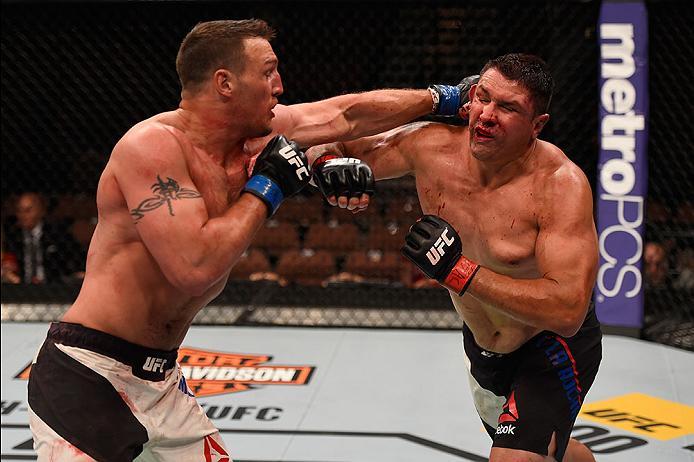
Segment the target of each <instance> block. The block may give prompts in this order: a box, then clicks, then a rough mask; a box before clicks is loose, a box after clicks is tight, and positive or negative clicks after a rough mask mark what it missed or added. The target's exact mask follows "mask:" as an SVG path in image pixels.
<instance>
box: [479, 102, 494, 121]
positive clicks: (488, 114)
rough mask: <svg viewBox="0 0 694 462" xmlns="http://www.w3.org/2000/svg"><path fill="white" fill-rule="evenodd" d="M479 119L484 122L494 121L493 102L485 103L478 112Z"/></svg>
mask: <svg viewBox="0 0 694 462" xmlns="http://www.w3.org/2000/svg"><path fill="white" fill-rule="evenodd" d="M480 121H481V122H484V123H486V124H489V123H494V122H495V121H496V107H495V106H494V103H489V104H485V105H484V107H483V108H482V113H481V114H480Z"/></svg>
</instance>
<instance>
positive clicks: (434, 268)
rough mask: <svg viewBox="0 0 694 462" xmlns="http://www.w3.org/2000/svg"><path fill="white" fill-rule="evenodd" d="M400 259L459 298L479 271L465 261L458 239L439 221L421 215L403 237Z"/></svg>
mask: <svg viewBox="0 0 694 462" xmlns="http://www.w3.org/2000/svg"><path fill="white" fill-rule="evenodd" d="M401 251H402V253H403V255H405V257H407V258H408V259H409V260H411V261H412V263H414V264H415V265H417V266H418V267H419V269H421V270H422V272H423V273H424V274H426V275H427V276H428V277H429V278H431V279H436V280H437V281H438V282H439V283H440V284H442V285H443V286H444V287H447V288H449V289H451V290H452V291H454V292H455V293H457V294H458V295H463V293H464V292H465V290H466V289H467V288H468V286H469V285H470V282H471V281H472V278H473V277H474V276H475V274H476V273H477V271H478V270H479V268H480V265H478V264H477V263H475V262H473V261H471V260H468V259H467V258H465V257H464V256H463V255H462V253H463V246H462V244H461V242H460V236H459V235H458V233H457V232H456V230H455V229H454V228H453V226H451V225H450V224H448V222H446V220H444V219H443V218H441V217H437V216H436V215H424V216H423V217H422V218H420V219H419V220H417V222H416V223H415V224H413V225H412V226H411V227H410V230H409V232H408V233H407V235H406V236H405V246H404V247H403V248H402V249H401Z"/></svg>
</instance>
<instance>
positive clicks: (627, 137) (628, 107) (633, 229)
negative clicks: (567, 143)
mask: <svg viewBox="0 0 694 462" xmlns="http://www.w3.org/2000/svg"><path fill="white" fill-rule="evenodd" d="M600 37H601V44H600V50H601V55H602V58H601V60H602V62H601V64H600V70H601V79H602V86H601V88H600V102H601V106H602V109H603V110H604V115H603V116H602V119H601V122H600V123H601V126H600V132H601V151H602V153H601V160H602V161H604V163H603V164H602V167H601V169H600V187H601V189H602V190H603V192H602V193H601V194H600V201H601V204H602V205H601V210H605V211H607V210H609V214H608V212H601V213H600V215H601V216H602V217H603V218H604V219H603V220H602V221H603V223H601V224H600V228H602V229H600V230H599V246H600V256H601V257H602V259H603V260H604V262H603V263H602V264H601V266H600V269H599V271H598V277H597V286H598V289H599V291H600V297H601V298H599V299H598V301H602V300H604V298H612V297H615V296H617V295H618V294H619V293H620V292H624V297H626V298H633V297H635V296H636V295H638V294H639V293H640V291H641V270H640V267H639V266H638V265H639V263H640V260H641V255H642V251H643V241H642V238H641V234H640V232H639V228H640V227H641V225H642V223H643V197H642V194H640V193H635V192H634V189H635V188H636V187H637V186H640V185H641V184H642V183H643V182H644V181H645V180H644V179H643V178H642V177H644V178H645V173H643V172H639V170H638V168H637V166H638V165H639V164H640V163H642V162H643V161H640V160H639V156H645V151H644V149H645V148H644V147H642V146H637V138H638V133H639V132H642V131H643V130H644V129H645V126H646V121H645V118H644V115H643V114H640V113H637V111H635V109H634V106H636V103H637V97H639V96H640V97H641V98H644V96H643V95H639V93H638V91H644V90H643V88H638V89H637V88H636V87H634V84H633V83H632V82H631V81H630V80H629V79H630V78H633V77H634V76H635V74H636V72H637V67H636V59H635V57H634V52H635V43H634V25H633V24H601V25H600ZM607 153H609V154H607ZM613 234H614V235H615V238H613V240H614V244H612V245H610V244H609V242H608V241H609V238H610V236H611V235H613ZM629 253H631V254H629ZM628 274H631V277H627V275H628Z"/></svg>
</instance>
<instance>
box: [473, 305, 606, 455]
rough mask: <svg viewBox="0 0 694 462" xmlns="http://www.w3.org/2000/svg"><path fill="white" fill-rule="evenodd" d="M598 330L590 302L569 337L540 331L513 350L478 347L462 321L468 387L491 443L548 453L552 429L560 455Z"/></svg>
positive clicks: (595, 355) (590, 368)
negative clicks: (581, 322) (572, 334)
mask: <svg viewBox="0 0 694 462" xmlns="http://www.w3.org/2000/svg"><path fill="white" fill-rule="evenodd" d="M601 341H602V332H601V330H600V323H599V321H598V319H597V317H596V315H595V309H594V308H593V307H592V306H591V308H590V310H589V311H588V314H587V315H586V319H585V321H584V322H583V325H582V326H581V329H580V330H579V331H578V333H577V334H576V335H574V336H573V337H571V338H566V337H562V336H560V335H557V334H555V333H552V332H548V331H545V332H541V333H539V334H538V335H536V336H535V337H533V338H531V339H530V340H528V341H527V342H526V343H525V344H523V346H521V347H520V348H519V349H517V350H516V351H513V352H511V353H508V354H499V353H493V352H489V351H486V350H484V349H482V348H481V347H480V346H479V345H477V343H476V342H475V339H474V337H473V335H472V332H471V331H470V329H469V328H468V327H467V325H465V326H464V327H463V345H464V347H465V354H466V356H467V359H468V361H467V362H468V371H469V373H470V374H469V378H470V387H471V390H472V394H473V400H474V402H475V407H476V408H477V412H478V414H479V415H480V418H481V419H482V422H483V423H484V427H485V428H486V430H487V432H488V433H489V435H490V436H491V438H492V440H493V444H492V446H494V447H502V448H509V449H520V450H524V451H529V452H534V453H536V454H542V455H547V447H548V446H549V443H550V440H551V438H552V434H556V443H557V450H556V453H555V458H556V459H557V460H558V461H561V460H562V458H563V457H564V453H565V451H566V446H567V444H568V442H569V438H570V435H571V429H572V428H573V425H574V422H575V420H576V416H577V415H578V413H579V411H580V409H581V405H582V404H583V400H584V399H585V396H586V393H587V392H588V390H589V389H590V387H591V385H592V384H593V381H594V380H595V376H596V374H597V372H598V367H599V365H600V360H601V359H602V343H601Z"/></svg>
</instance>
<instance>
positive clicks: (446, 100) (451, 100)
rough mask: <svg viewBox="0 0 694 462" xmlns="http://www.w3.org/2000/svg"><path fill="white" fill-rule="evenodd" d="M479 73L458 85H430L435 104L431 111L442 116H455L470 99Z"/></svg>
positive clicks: (478, 78) (466, 78)
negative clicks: (471, 89)
mask: <svg viewBox="0 0 694 462" xmlns="http://www.w3.org/2000/svg"><path fill="white" fill-rule="evenodd" d="M479 80H480V76H479V75H470V76H468V77H465V78H464V79H463V80H461V81H460V83H459V84H458V85H456V86H453V85H430V86H429V91H430V92H431V99H432V100H433V101H434V106H433V108H432V110H431V113H432V114H434V115H441V116H455V115H458V111H459V110H460V108H462V107H463V106H464V105H465V104H467V103H468V102H469V101H470V98H469V94H470V87H472V86H473V85H474V84H476V83H477V82H479Z"/></svg>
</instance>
